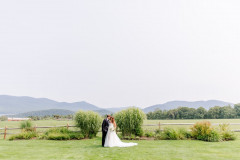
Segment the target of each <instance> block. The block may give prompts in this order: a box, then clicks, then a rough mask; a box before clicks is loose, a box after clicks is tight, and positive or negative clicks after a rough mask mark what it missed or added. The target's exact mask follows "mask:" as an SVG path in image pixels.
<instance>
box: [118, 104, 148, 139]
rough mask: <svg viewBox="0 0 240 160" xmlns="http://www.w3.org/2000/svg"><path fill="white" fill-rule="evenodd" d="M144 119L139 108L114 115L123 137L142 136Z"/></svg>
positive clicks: (144, 116) (143, 114)
mask: <svg viewBox="0 0 240 160" xmlns="http://www.w3.org/2000/svg"><path fill="white" fill-rule="evenodd" d="M145 118H146V115H145V113H144V112H143V111H142V110H141V109H139V108H135V107H132V108H128V109H126V110H122V111H120V112H118V113H116V114H115V119H116V123H117V126H118V127H119V128H120V130H121V132H122V134H123V136H128V135H129V136H130V135H132V134H133V135H136V136H142V135H143V130H142V124H143V120H144V119H145Z"/></svg>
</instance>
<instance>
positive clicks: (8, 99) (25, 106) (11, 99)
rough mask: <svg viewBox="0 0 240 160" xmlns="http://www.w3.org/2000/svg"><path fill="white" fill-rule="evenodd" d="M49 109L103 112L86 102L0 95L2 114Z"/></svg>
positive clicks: (0, 110) (0, 111)
mask: <svg viewBox="0 0 240 160" xmlns="http://www.w3.org/2000/svg"><path fill="white" fill-rule="evenodd" d="M48 109H66V110H71V111H78V110H101V108H99V107H97V106H95V105H92V104H90V103H87V102H85V101H81V102H74V103H67V102H57V101H54V100H50V99H47V98H32V97H26V96H24V97H17V96H7V95H0V113H23V112H30V111H39V110H48Z"/></svg>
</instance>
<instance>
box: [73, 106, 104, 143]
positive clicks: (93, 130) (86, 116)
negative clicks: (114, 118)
mask: <svg viewBox="0 0 240 160" xmlns="http://www.w3.org/2000/svg"><path fill="white" fill-rule="evenodd" d="M101 122H102V118H101V116H100V115H99V114H98V113H96V112H93V111H78V112H77V113H76V115H75V123H76V126H77V127H78V128H80V132H81V133H82V134H83V135H84V137H86V138H92V137H96V135H97V133H98V130H99V129H100V127H101Z"/></svg>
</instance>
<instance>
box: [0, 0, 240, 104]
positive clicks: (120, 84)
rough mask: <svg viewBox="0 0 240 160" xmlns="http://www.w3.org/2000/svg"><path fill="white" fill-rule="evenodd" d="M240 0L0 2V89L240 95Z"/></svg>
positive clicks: (149, 98) (168, 96)
mask: <svg viewBox="0 0 240 160" xmlns="http://www.w3.org/2000/svg"><path fill="white" fill-rule="evenodd" d="M239 66H240V1H239V0H199V1H196V0H130V1H129V0H116V1H113V0H82V1H79V0H75V1H74V0H6V1H0V94H4V95H15V96H32V97H46V98H50V99H53V100H57V101H66V102H74V101H82V100H84V101H87V102H89V103H92V104H95V105H97V106H99V107H104V108H105V107H123V106H132V105H135V106H139V107H148V106H150V105H154V104H160V103H164V102H167V101H171V100H186V101H195V100H209V99H217V100H223V101H227V102H232V103H237V102H240V67H239Z"/></svg>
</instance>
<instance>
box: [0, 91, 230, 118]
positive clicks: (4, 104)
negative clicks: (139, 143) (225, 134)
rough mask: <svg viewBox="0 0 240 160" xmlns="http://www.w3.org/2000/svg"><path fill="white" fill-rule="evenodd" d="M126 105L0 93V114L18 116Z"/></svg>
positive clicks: (196, 104) (195, 105)
mask: <svg viewBox="0 0 240 160" xmlns="http://www.w3.org/2000/svg"><path fill="white" fill-rule="evenodd" d="M226 105H231V106H233V103H229V102H224V101H219V100H209V101H195V102H189V101H170V102H167V103H164V104H157V105H153V106H150V107H146V108H144V109H143V111H144V112H145V113H148V112H151V111H154V110H156V109H161V110H169V109H174V108H177V107H180V106H181V107H191V108H198V107H204V108H205V109H209V108H210V107H214V106H226ZM126 108H128V107H120V108H100V107H98V106H95V105H93V104H90V103H88V102H85V101H80V102H73V103H68V102H57V101H54V100H51V99H47V98H33V97H27V96H22V97H18V96H9V95H0V114H6V113H7V114H17V115H19V113H21V114H20V115H19V116H21V117H22V116H23V115H46V114H48V115H49V114H50V115H51V114H56V113H58V114H59V115H65V114H64V112H65V113H69V114H71V113H74V112H76V111H78V110H85V111H87V110H91V111H95V112H98V113H100V114H101V115H104V114H111V113H115V112H118V111H121V110H123V109H126Z"/></svg>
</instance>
